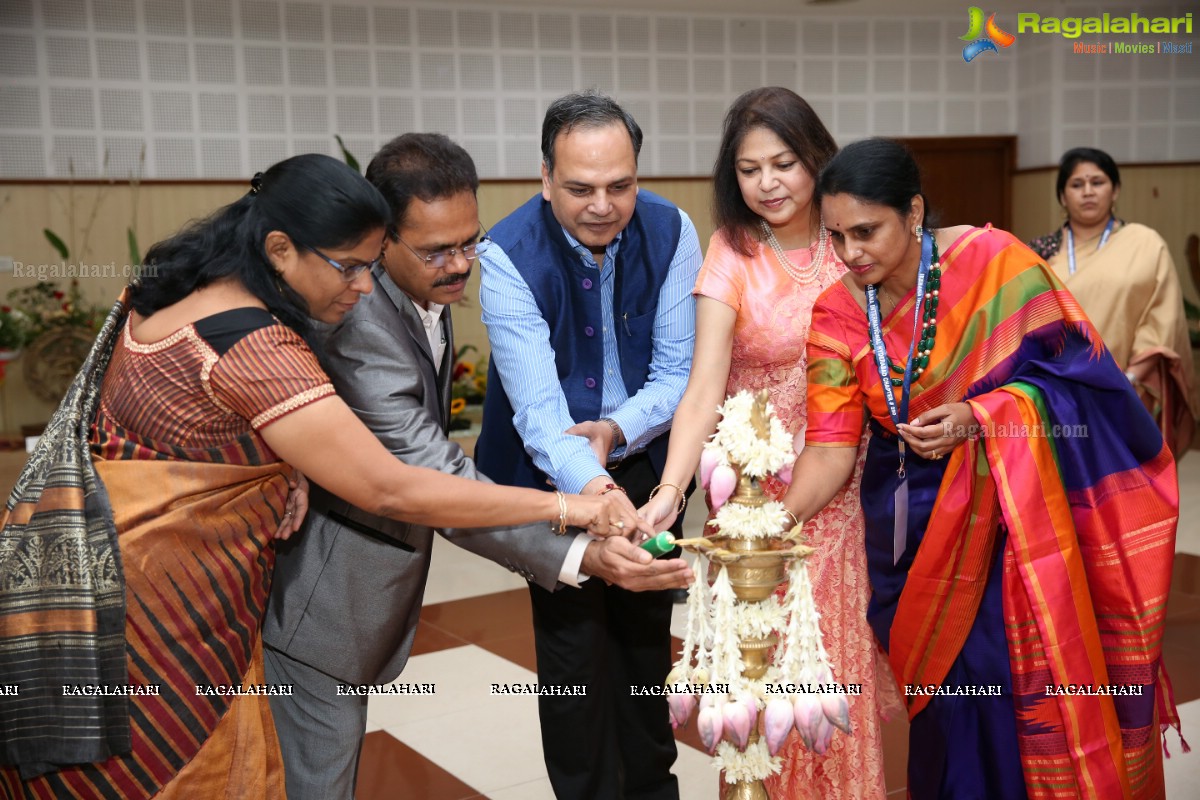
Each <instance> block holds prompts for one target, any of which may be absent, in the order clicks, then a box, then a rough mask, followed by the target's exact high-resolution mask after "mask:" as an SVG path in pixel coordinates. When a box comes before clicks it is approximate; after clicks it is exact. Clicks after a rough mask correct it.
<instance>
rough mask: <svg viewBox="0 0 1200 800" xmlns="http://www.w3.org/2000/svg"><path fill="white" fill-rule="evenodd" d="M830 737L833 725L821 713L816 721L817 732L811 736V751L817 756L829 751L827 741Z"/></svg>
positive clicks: (831, 737)
mask: <svg viewBox="0 0 1200 800" xmlns="http://www.w3.org/2000/svg"><path fill="white" fill-rule="evenodd" d="M831 739H833V726H832V725H830V724H829V720H827V719H825V717H824V715H822V716H821V719H820V720H819V721H818V722H817V733H816V736H814V737H813V746H812V751H813V752H814V753H816V754H817V755H819V756H823V755H825V753H827V752H828V751H829V742H830V740H831Z"/></svg>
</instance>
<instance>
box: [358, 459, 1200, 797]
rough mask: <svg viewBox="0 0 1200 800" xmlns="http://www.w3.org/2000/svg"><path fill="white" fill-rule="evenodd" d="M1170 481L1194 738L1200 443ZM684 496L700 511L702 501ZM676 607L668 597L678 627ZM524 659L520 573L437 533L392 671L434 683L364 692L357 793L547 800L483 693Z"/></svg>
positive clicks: (1184, 675)
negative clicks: (405, 652)
mask: <svg viewBox="0 0 1200 800" xmlns="http://www.w3.org/2000/svg"><path fill="white" fill-rule="evenodd" d="M1180 484H1181V489H1182V491H1181V495H1182V496H1183V500H1182V508H1181V524H1180V528H1179V537H1178V545H1177V556H1176V564H1175V576H1174V580H1173V584H1172V587H1173V588H1172V592H1171V597H1170V601H1169V606H1168V615H1167V628H1166V635H1165V644H1164V654H1165V659H1166V663H1167V666H1168V669H1169V670H1170V675H1171V678H1172V680H1173V682H1174V687H1175V696H1176V700H1177V701H1178V703H1179V708H1180V713H1181V714H1182V716H1183V719H1184V730H1185V732H1186V733H1188V734H1189V735H1190V736H1191V737H1192V739H1193V741H1195V740H1197V739H1200V453H1193V454H1192V455H1191V456H1190V457H1188V458H1186V459H1184V460H1183V462H1182V463H1181V469H1180ZM694 507H695V508H696V509H697V511H698V512H701V511H702V509H703V504H702V503H697V504H695V506H694ZM699 523H700V521H699V519H698V518H694V517H692V516H691V515H689V519H688V526H689V528H691V529H692V530H696V529H697V528H698V525H699ZM681 614H682V607H677V609H676V619H675V625H674V626H673V627H674V631H675V633H676V634H677V635H678V634H679V633H680V624H681ZM678 644H679V642H678V640H677V641H676V646H677V648H678ZM534 669H535V668H534V656H533V634H532V630H531V626H530V621H529V601H528V597H527V593H526V591H525V582H524V581H523V580H521V579H519V578H516V577H515V576H513V575H512V574H511V573H509V572H508V571H506V570H503V569H501V568H499V567H496V566H494V565H492V564H490V563H489V562H487V561H484V560H483V559H480V558H478V557H477V556H474V555H472V554H470V553H466V552H465V551H462V550H459V549H458V548H456V547H454V546H453V545H450V544H447V543H446V542H445V541H443V540H440V539H439V540H438V542H437V546H436V548H435V555H434V563H433V570H432V572H431V574H430V578H429V588H428V590H427V592H426V604H425V609H424V611H423V613H422V620H421V625H420V628H419V630H418V634H417V640H416V645H415V648H414V656H413V658H412V660H411V661H409V665H408V667H407V668H406V669H405V671H404V674H403V675H402V676H401V678H400V681H401V682H404V683H429V682H432V683H436V684H437V693H436V694H435V695H433V696H431V697H428V696H411V695H409V696H396V697H389V698H372V700H371V704H370V706H369V710H368V719H369V731H370V732H369V733H368V735H367V740H366V743H365V745H364V748H363V754H362V759H361V761H360V767H359V770H360V773H359V791H358V800H393V798H410V797H411V798H423V800H467V799H468V798H492V800H553V797H554V795H553V793H552V792H551V790H550V785H549V782H548V781H547V779H546V770H545V766H544V765H543V763H542V753H541V745H540V742H539V739H538V722H537V708H536V701H535V700H534V699H533V698H529V697H499V696H491V695H489V694H488V691H489V684H491V683H493V682H496V683H499V682H518V681H519V682H533V681H535V680H536V674H535V672H534ZM907 727H908V726H907V723H906V722H904V721H903V720H900V721H896V722H892V723H888V724H887V725H885V728H884V756H885V759H886V768H887V769H886V772H887V788H888V792H889V795H888V796H889V797H903V796H904V784H905V759H906V758H907V752H908V743H907V735H908V731H907ZM694 728H695V726H694V725H691V726H689V728H688V730H687V732H686V733H683V735H681V736H679V737H677V738H678V739H679V745H680V747H679V760H678V762H677V763H676V766H675V772H676V774H677V775H678V777H679V780H680V786H681V795H682V797H683V798H685V799H686V800H716V798H717V773H716V771H715V770H714V769H713V768H712V767H711V765H710V764H709V759H708V758H707V757H706V756H705V755H704V754H703V753H702V752H701V751H700V749H699V745H698V741H697V737H696V734H695V731H694ZM1170 736H1171V738H1170V740H1169V744H1170V750H1171V753H1172V757H1171V758H1170V759H1169V760H1168V761H1167V762H1166V772H1167V786H1168V790H1167V797H1168V798H1169V799H1170V800H1175V798H1179V800H1183V798H1192V797H1196V796H1197V790H1196V788H1195V787H1196V786H1198V785H1200V750H1198V751H1195V752H1192V753H1189V754H1186V755H1185V754H1183V753H1182V752H1181V748H1180V747H1179V740H1178V738H1177V737H1175V735H1174V733H1172V734H1171V735H1170ZM1189 786H1190V787H1192V788H1191V789H1188V788H1187V787H1189Z"/></svg>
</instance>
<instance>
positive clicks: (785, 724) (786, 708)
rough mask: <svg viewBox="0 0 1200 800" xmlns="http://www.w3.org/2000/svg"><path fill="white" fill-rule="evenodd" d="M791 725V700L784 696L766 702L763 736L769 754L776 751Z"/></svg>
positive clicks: (781, 744) (785, 737)
mask: <svg viewBox="0 0 1200 800" xmlns="http://www.w3.org/2000/svg"><path fill="white" fill-rule="evenodd" d="M793 727H794V725H793V712H792V704H791V702H789V701H788V700H787V699H786V698H784V697H776V698H775V699H773V700H772V701H771V702H769V703H767V710H766V711H764V712H763V736H764V737H765V738H766V740H767V752H769V753H770V754H771V755H775V754H776V753H778V752H779V748H781V747H783V743H784V742H785V741H787V737H788V734H789V733H791V732H792V728H793Z"/></svg>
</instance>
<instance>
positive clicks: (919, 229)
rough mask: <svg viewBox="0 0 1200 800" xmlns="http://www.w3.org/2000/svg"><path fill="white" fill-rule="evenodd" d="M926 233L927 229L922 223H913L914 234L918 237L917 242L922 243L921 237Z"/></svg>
mask: <svg viewBox="0 0 1200 800" xmlns="http://www.w3.org/2000/svg"><path fill="white" fill-rule="evenodd" d="M924 235H925V230H924V229H923V228H922V227H921V226H920V225H913V236H915V237H917V243H918V244H920V242H921V237H922V236H924Z"/></svg>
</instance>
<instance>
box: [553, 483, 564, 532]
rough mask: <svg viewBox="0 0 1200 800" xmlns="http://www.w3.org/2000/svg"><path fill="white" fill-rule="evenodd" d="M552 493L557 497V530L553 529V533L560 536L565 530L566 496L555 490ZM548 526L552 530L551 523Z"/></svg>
mask: <svg viewBox="0 0 1200 800" xmlns="http://www.w3.org/2000/svg"><path fill="white" fill-rule="evenodd" d="M554 494H555V495H556V496H557V497H558V530H556V531H554V533H555V534H557V535H558V536H562V535H563V534H565V533H566V532H567V496H566V495H565V494H563V493H562V492H560V491H557V490H556V491H555V492H554ZM550 527H551V530H553V528H554V525H553V523H551V526H550Z"/></svg>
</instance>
